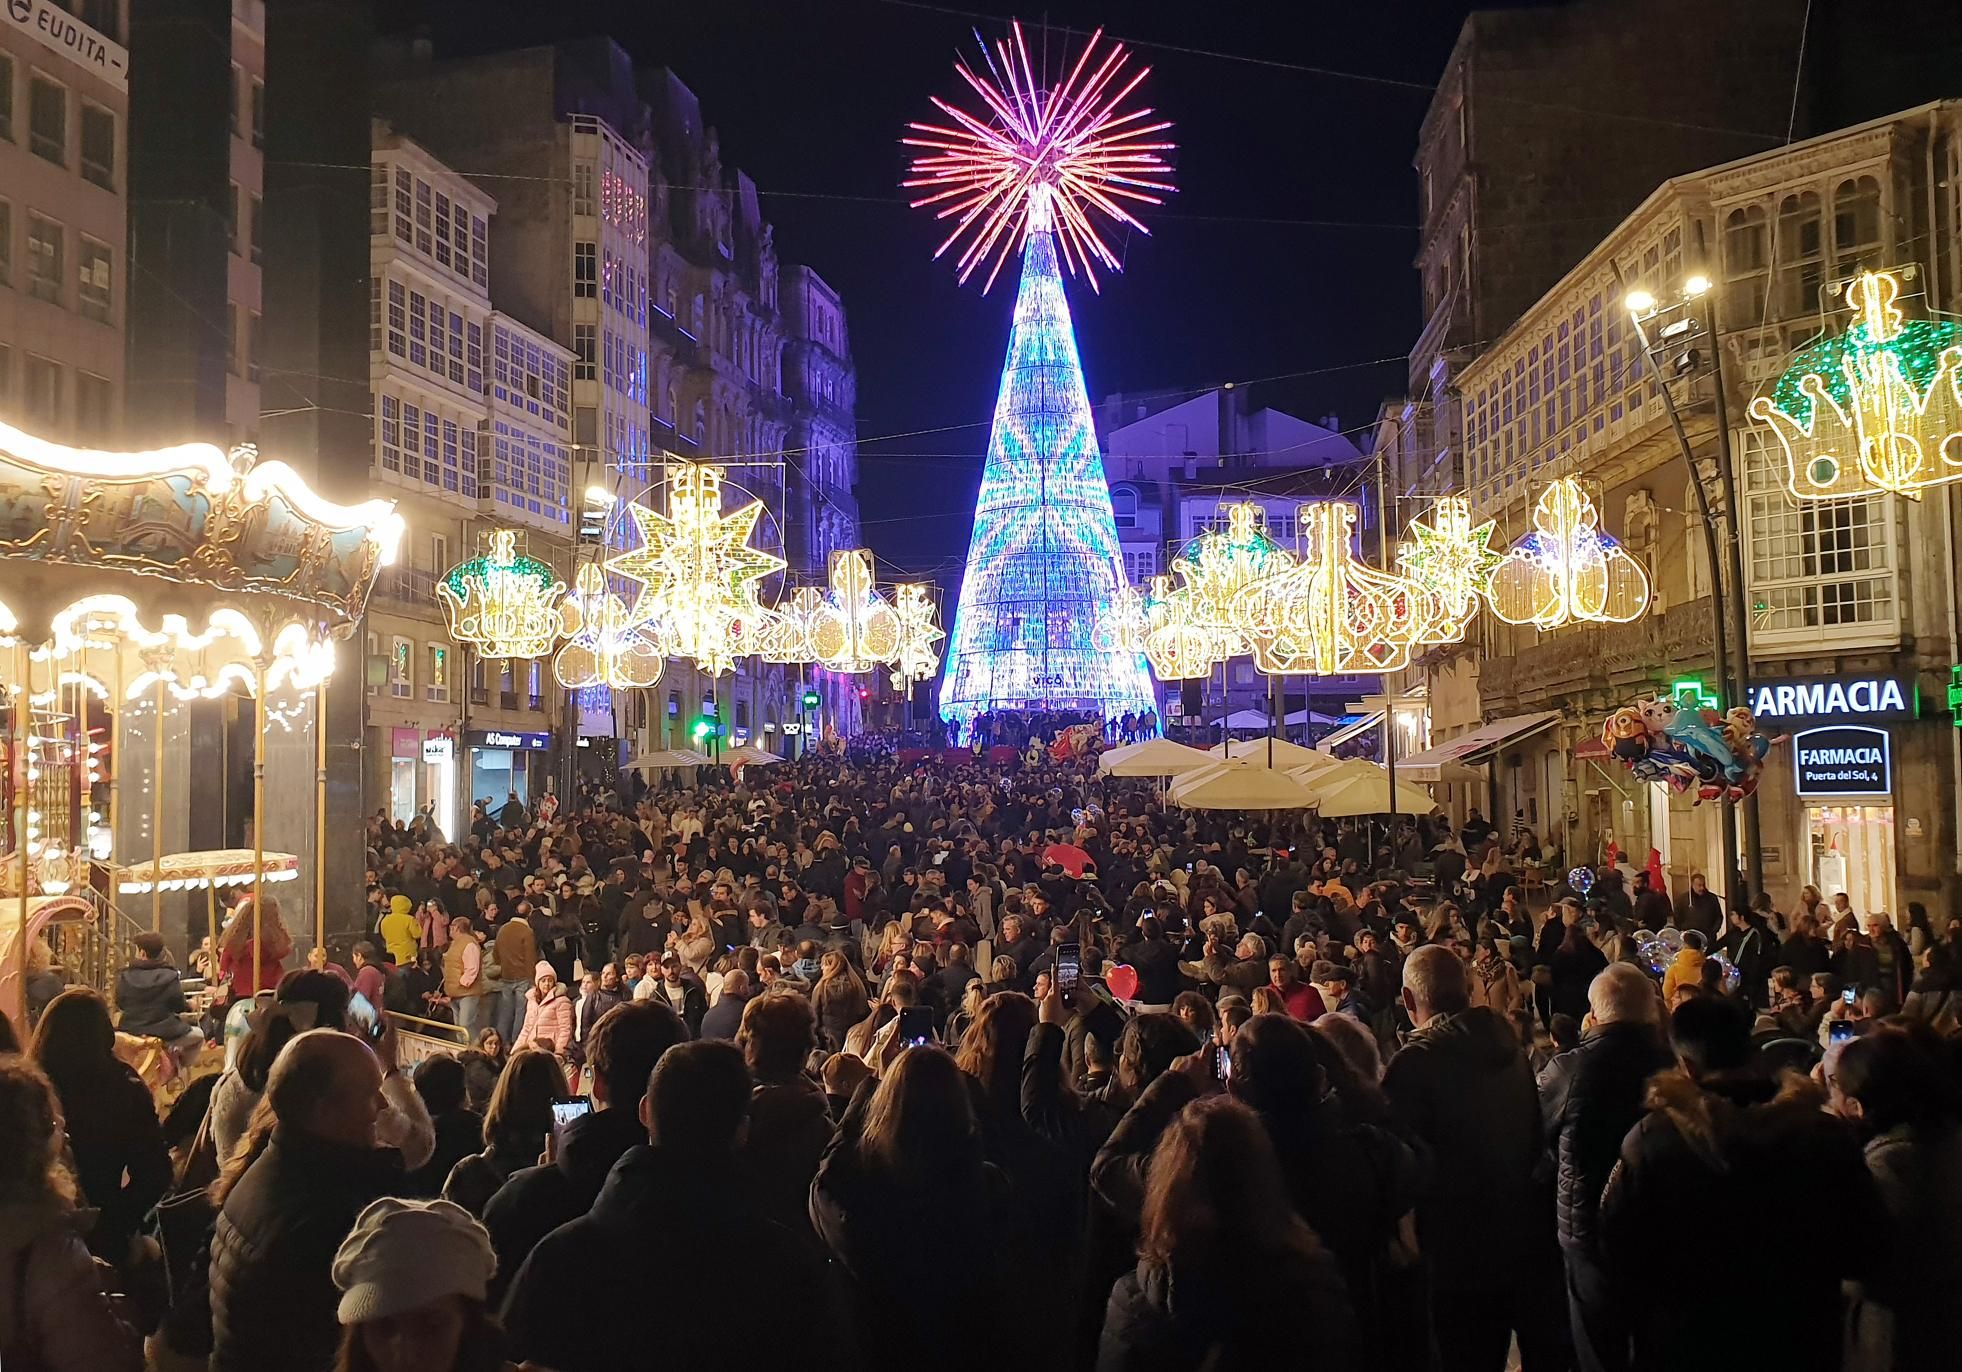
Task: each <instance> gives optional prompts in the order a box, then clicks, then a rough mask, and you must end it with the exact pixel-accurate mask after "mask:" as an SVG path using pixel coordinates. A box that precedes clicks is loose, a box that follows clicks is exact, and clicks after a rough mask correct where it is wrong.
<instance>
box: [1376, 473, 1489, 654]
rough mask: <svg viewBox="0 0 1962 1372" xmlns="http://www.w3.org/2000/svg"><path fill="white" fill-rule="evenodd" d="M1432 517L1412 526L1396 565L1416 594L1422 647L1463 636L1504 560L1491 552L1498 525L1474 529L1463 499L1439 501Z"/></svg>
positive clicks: (1486, 525)
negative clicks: (1492, 576)
mask: <svg viewBox="0 0 1962 1372" xmlns="http://www.w3.org/2000/svg"><path fill="white" fill-rule="evenodd" d="M1430 513H1431V517H1430V522H1429V523H1425V522H1424V521H1423V520H1421V519H1413V520H1412V521H1411V522H1410V528H1409V530H1408V534H1409V541H1408V542H1405V543H1402V544H1400V545H1399V546H1398V548H1397V565H1398V566H1399V567H1401V568H1402V570H1403V574H1404V577H1405V578H1406V579H1407V580H1408V581H1409V582H1410V583H1411V585H1412V587H1413V588H1414V589H1415V590H1416V592H1417V602H1418V603H1417V609H1418V613H1419V616H1420V623H1419V627H1418V629H1417V631H1416V634H1417V640H1418V642H1420V643H1451V642H1456V641H1457V640H1458V639H1459V638H1461V637H1462V636H1463V635H1464V631H1465V626H1466V625H1467V624H1468V623H1470V621H1471V617H1472V614H1473V612H1474V611H1476V610H1477V609H1478V600H1479V595H1480V593H1481V592H1483V590H1484V589H1485V582H1486V578H1487V577H1488V576H1490V575H1491V572H1492V569H1493V568H1494V567H1496V566H1497V565H1498V564H1499V560H1500V558H1501V557H1502V556H1503V554H1501V553H1500V552H1499V551H1498V550H1497V549H1495V548H1493V547H1492V530H1493V529H1494V528H1495V527H1496V526H1497V521H1496V520H1490V519H1488V520H1486V521H1485V522H1484V523H1482V524H1473V523H1472V518H1471V502H1470V501H1468V500H1466V499H1465V498H1464V497H1463V496H1456V495H1446V496H1439V497H1438V499H1437V503H1436V504H1435V505H1434V506H1432V507H1431V512H1430Z"/></svg>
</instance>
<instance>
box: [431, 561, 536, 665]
mask: <svg viewBox="0 0 1962 1372" xmlns="http://www.w3.org/2000/svg"><path fill="white" fill-rule="evenodd" d="M517 539H518V536H517V534H516V533H515V532H513V531H512V530H510V529H498V530H497V531H495V532H494V533H492V534H491V536H490V548H489V550H488V551H487V552H484V553H482V554H480V555H478V556H476V557H473V558H469V559H467V560H466V561H463V562H459V563H458V564H457V565H456V566H454V567H452V568H450V569H449V571H447V572H445V573H444V574H443V577H442V579H441V580H440V581H438V582H437V583H436V598H437V599H438V600H440V601H442V602H443V613H444V615H445V617H446V618H448V620H449V623H450V637H452V638H454V639H455V640H456V641H457V642H459V643H467V644H470V645H471V646H473V647H475V648H476V649H477V650H478V651H479V652H480V653H481V654H482V655H483V656H485V657H492V658H535V657H543V656H545V654H547V653H549V652H551V651H552V641H553V639H555V638H556V637H558V632H559V597H560V596H562V595H563V594H564V593H565V583H564V582H563V581H560V580H559V579H558V577H557V576H555V575H553V572H552V569H551V568H550V567H548V566H546V565H545V564H544V563H543V562H540V561H539V560H538V559H537V558H535V557H530V556H527V555H526V554H524V553H521V552H519V551H518V549H517Z"/></svg>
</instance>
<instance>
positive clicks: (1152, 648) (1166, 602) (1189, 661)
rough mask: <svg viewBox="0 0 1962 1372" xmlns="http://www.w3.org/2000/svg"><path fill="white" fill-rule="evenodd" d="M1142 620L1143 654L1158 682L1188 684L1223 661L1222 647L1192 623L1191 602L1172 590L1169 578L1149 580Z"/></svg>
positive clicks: (1199, 626) (1206, 631) (1215, 638)
mask: <svg viewBox="0 0 1962 1372" xmlns="http://www.w3.org/2000/svg"><path fill="white" fill-rule="evenodd" d="M1144 616H1145V631H1144V654H1145V658H1146V660H1147V661H1149V662H1150V663H1151V671H1152V675H1154V676H1156V677H1157V678H1158V679H1159V680H1160V681H1190V680H1192V679H1193V678H1195V677H1202V676H1205V675H1206V674H1207V673H1209V672H1211V671H1212V670H1213V668H1214V667H1216V666H1218V665H1219V664H1220V663H1221V662H1222V661H1224V660H1225V656H1226V655H1225V653H1224V652H1222V651H1221V649H1222V648H1223V646H1224V645H1223V644H1221V643H1220V641H1219V638H1218V636H1217V635H1215V634H1214V633H1212V632H1211V631H1210V630H1209V629H1207V628H1206V627H1205V626H1204V625H1203V624H1200V623H1198V622H1197V621H1196V620H1195V618H1194V616H1193V610H1192V604H1191V601H1190V600H1188V599H1187V598H1186V597H1185V596H1183V595H1181V594H1180V593H1179V592H1177V591H1175V590H1174V589H1173V588H1172V579H1171V578H1170V577H1169V576H1162V575H1161V576H1154V577H1153V578H1152V579H1151V591H1150V593H1149V594H1148V595H1146V596H1145V598H1144Z"/></svg>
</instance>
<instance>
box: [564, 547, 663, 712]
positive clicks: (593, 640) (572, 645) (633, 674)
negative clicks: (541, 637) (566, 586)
mask: <svg viewBox="0 0 1962 1372" xmlns="http://www.w3.org/2000/svg"><path fill="white" fill-rule="evenodd" d="M577 582H578V584H577V586H576V587H575V589H574V590H573V591H572V593H571V594H569V595H568V596H566V598H565V603H564V604H563V605H562V606H561V607H560V621H561V627H562V629H563V631H564V633H565V643H564V645H563V646H562V647H561V648H560V649H559V651H558V652H557V653H556V654H555V655H554V656H553V658H552V675H553V676H554V677H556V678H558V682H559V685H561V686H563V687H565V688H566V689H567V690H571V691H584V690H590V689H593V688H595V687H601V686H604V687H608V688H610V689H613V690H628V689H632V688H635V687H641V686H652V685H653V684H654V683H655V682H657V681H659V680H660V679H661V667H662V653H661V645H660V643H659V641H658V640H657V639H655V638H654V637H653V635H652V626H650V625H646V624H637V623H635V622H634V620H633V617H632V613H631V611H630V610H629V609H628V608H627V603H626V602H625V601H624V600H622V599H621V598H620V597H619V596H618V595H615V594H614V593H613V591H612V590H611V589H609V588H608V586H607V584H606V573H605V572H604V571H602V570H601V569H600V567H599V565H598V564H597V563H593V562H586V563H582V564H580V567H579V575H578V579H577Z"/></svg>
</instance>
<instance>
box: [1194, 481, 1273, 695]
mask: <svg viewBox="0 0 1962 1372" xmlns="http://www.w3.org/2000/svg"><path fill="white" fill-rule="evenodd" d="M1260 514H1261V508H1260V506H1258V505H1255V504H1253V503H1251V502H1248V501H1241V502H1239V503H1237V504H1233V505H1229V506H1227V507H1226V527H1225V528H1223V529H1221V528H1213V529H1208V530H1207V531H1206V532H1204V533H1202V534H1200V535H1199V536H1198V537H1197V538H1195V539H1193V540H1192V541H1191V542H1190V543H1187V544H1186V545H1185V548H1184V549H1183V550H1182V551H1181V552H1180V553H1179V555H1178V556H1177V557H1176V558H1174V559H1173V560H1172V574H1173V575H1174V576H1176V577H1178V578H1179V581H1180V583H1181V585H1180V586H1179V590H1178V594H1179V595H1181V596H1182V597H1184V599H1185V602H1186V608H1185V612H1184V616H1183V617H1184V618H1185V619H1186V620H1187V621H1188V622H1189V623H1190V624H1192V625H1193V626H1194V627H1196V628H1199V629H1202V630H1204V631H1205V633H1206V635H1207V636H1208V638H1209V639H1210V641H1211V642H1210V648H1209V651H1210V652H1211V653H1212V655H1213V656H1214V657H1215V658H1227V657H1237V656H1239V655H1240V654H1243V653H1246V652H1248V651H1250V649H1251V645H1250V644H1249V643H1248V641H1247V634H1246V629H1245V626H1244V625H1243V624H1242V623H1241V621H1240V618H1239V615H1238V612H1237V611H1236V609H1235V605H1236V602H1237V601H1238V598H1239V596H1240V595H1241V593H1242V592H1244V591H1246V590H1247V589H1248V588H1249V587H1252V586H1255V585H1258V584H1261V583H1269V584H1272V583H1275V582H1277V581H1278V580H1279V579H1280V578H1282V577H1285V576H1286V575H1287V573H1288V572H1289V571H1290V570H1292V569H1293V567H1294V565H1295V560H1294V558H1293V557H1292V556H1291V555H1290V554H1288V553H1287V552H1284V551H1283V550H1282V549H1281V547H1280V546H1279V545H1278V544H1276V543H1275V542H1274V540H1273V539H1271V538H1269V537H1268V536H1267V532H1266V530H1264V529H1262V528H1260V527H1259V526H1258V525H1257V524H1256V523H1255V522H1254V521H1255V518H1256V517H1257V516H1258V515H1260Z"/></svg>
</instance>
